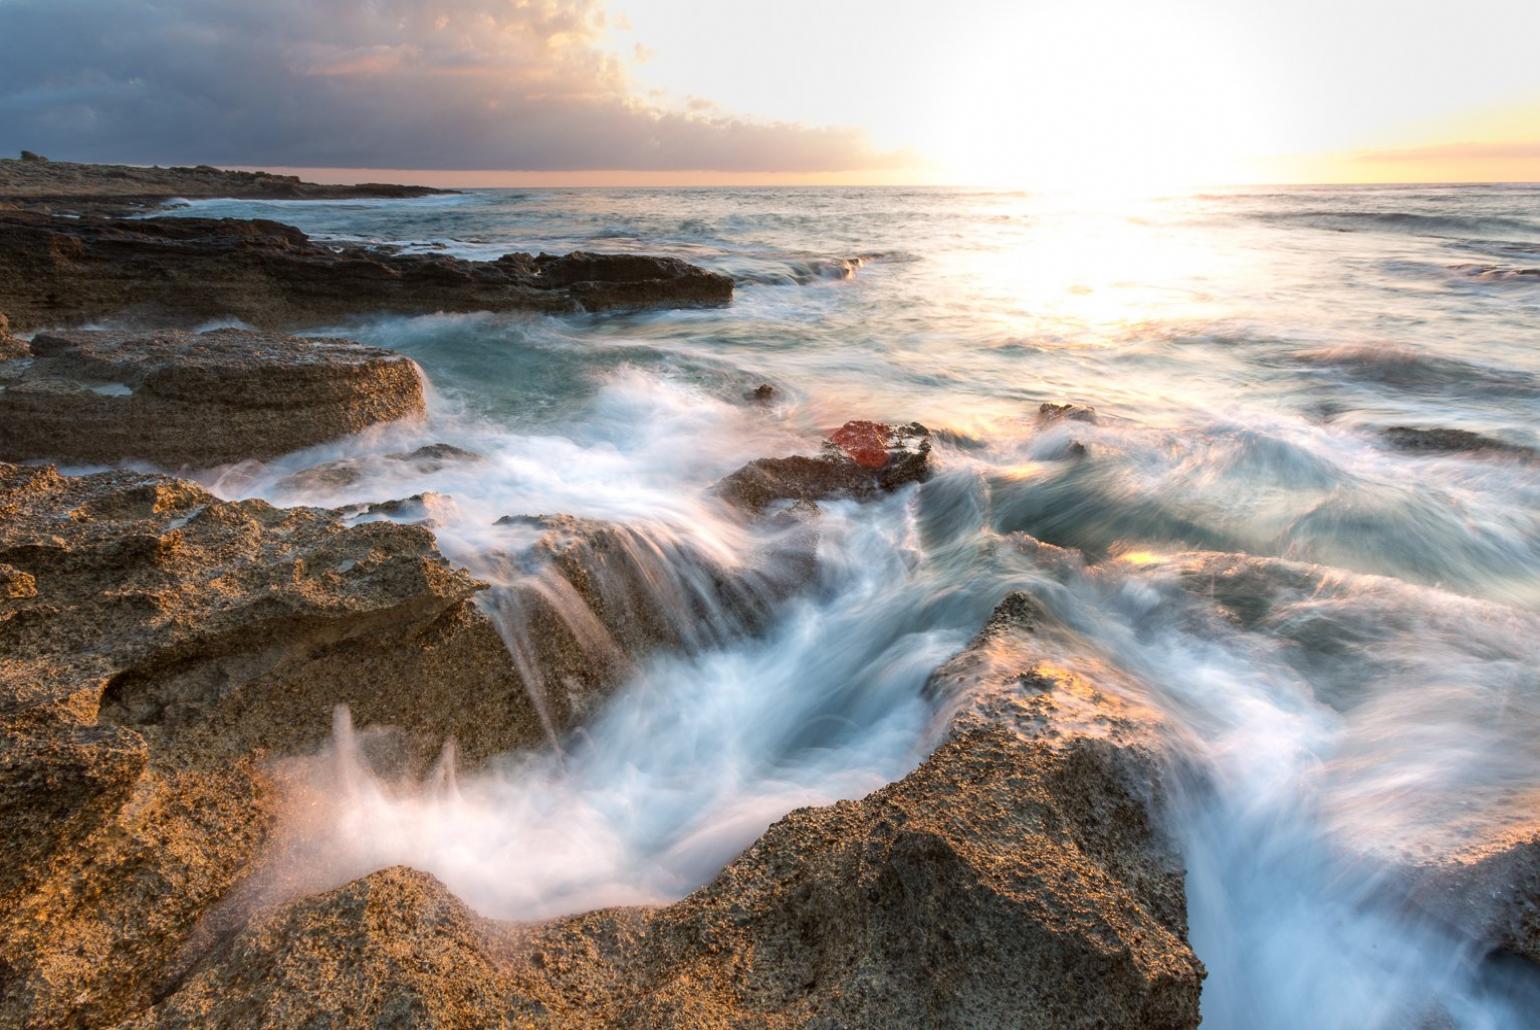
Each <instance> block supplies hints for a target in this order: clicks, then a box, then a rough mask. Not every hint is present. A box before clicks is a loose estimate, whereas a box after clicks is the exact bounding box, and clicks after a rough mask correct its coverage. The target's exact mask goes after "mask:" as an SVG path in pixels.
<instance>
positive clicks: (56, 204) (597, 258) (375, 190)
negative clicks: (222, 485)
mask: <svg viewBox="0 0 1540 1030" xmlns="http://www.w3.org/2000/svg"><path fill="white" fill-rule="evenodd" d="M438 192H441V191H438V190H431V189H428V188H426V187H420V186H393V185H382V184H375V183H370V184H364V185H360V186H324V185H318V184H316V183H307V182H302V181H300V180H299V179H297V178H294V177H292V176H280V175H270V174H268V173H266V172H224V171H220V170H219V169H214V168H207V167H203V166H200V167H196V168H149V169H146V168H134V167H127V166H121V165H79V164H67V163H61V162H54V161H45V160H39V159H31V160H20V159H12V160H5V161H0V312H3V313H5V314H6V315H7V316H8V317H9V318H10V322H11V327H12V328H13V329H14V330H18V331H26V330H31V329H36V328H62V327H66V326H71V325H79V324H82V323H85V322H89V321H94V320H100V319H103V318H111V319H115V320H116V321H118V322H127V323H131V324H140V325H152V326H166V325H181V326H193V325H197V324H199V323H201V322H204V321H207V320H209V319H213V318H237V319H240V320H242V321H244V322H247V323H249V324H251V325H253V326H257V327H259V328H264V329H277V328H293V327H299V326H305V325H311V326H313V325H318V324H325V323H335V322H338V321H341V320H344V319H346V318H348V317H350V316H354V315H358V314H363V313H378V312H390V313H397V314H431V313H433V312H437V311H541V312H547V313H560V312H575V311H604V310H613V309H617V308H632V309H634V308H663V307H692V306H710V305H720V304H726V303H727V302H729V301H730V300H731V299H732V291H733V283H732V280H731V279H730V278H729V277H728V276H725V275H720V274H718V273H716V272H710V271H707V270H705V269H702V268H697V267H696V266H694V265H691V264H688V263H686V262H684V261H680V260H678V259H677V258H667V257H650V256H646V255H637V254H589V253H573V254H567V255H563V256H559V257H558V256H552V255H548V254H540V255H530V254H505V255H503V256H502V257H500V258H498V259H497V260H496V261H466V260H462V259H459V258H455V257H451V256H449V255H446V254H401V253H395V252H392V251H391V250H389V249H384V248H374V247H365V246H358V245H338V244H321V243H318V242H316V241H314V240H312V239H310V238H309V237H308V236H307V235H306V234H305V233H303V232H301V231H300V230H298V229H296V228H294V227H292V226H288V225H283V224H281V223H279V222H273V221H268V220H265V219H236V218H166V219H144V218H137V217H136V218H128V217H123V215H125V214H127V213H129V212H132V211H136V210H139V211H143V210H150V209H153V208H154V207H156V206H158V205H162V204H164V203H166V202H167V201H170V200H172V199H175V198H190V197H240V198H249V199H258V198H273V197H281V198H285V199H304V200H321V199H337V198H360V197H391V198H401V197H418V196H425V195H428V194H433V193H438Z"/></svg>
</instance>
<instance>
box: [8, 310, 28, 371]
mask: <svg viewBox="0 0 1540 1030" xmlns="http://www.w3.org/2000/svg"><path fill="white" fill-rule="evenodd" d="M31 353H32V348H30V347H28V346H27V341H25V340H18V339H17V338H16V337H15V336H12V335H11V321H10V319H8V318H6V316H5V313H4V312H0V361H9V360H10V359H11V358H25V357H27V356H28V355H30V354H31Z"/></svg>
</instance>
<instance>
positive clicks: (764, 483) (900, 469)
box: [716, 421, 931, 515]
mask: <svg viewBox="0 0 1540 1030" xmlns="http://www.w3.org/2000/svg"><path fill="white" fill-rule="evenodd" d="M930 473H931V462H930V430H928V429H926V428H925V427H924V426H922V425H920V424H919V423H918V422H911V423H909V424H908V425H902V426H893V425H888V424H886V423H882V422H867V421H853V422H847V423H845V424H844V425H843V426H841V427H840V428H839V429H836V430H835V431H834V432H833V433H832V434H830V437H829V439H828V440H826V441H824V446H823V450H822V452H821V453H820V454H818V455H817V456H815V457H806V456H800V455H798V456H793V457H789V458H760V459H759V460H757V461H751V462H749V463H748V464H747V465H745V466H743V468H741V469H739V470H738V471H736V472H734V473H733V474H732V475H730V476H727V477H726V478H725V479H723V480H722V481H721V482H720V483H718V484H717V486H716V492H717V494H718V496H720V497H721V498H722V499H723V500H725V501H727V503H729V504H731V505H733V506H734V507H736V508H739V509H741V510H743V511H745V512H747V513H749V514H751V515H759V514H762V513H763V512H765V510H766V509H768V508H769V507H770V506H771V505H773V504H775V503H776V502H777V501H791V502H804V503H814V502H817V501H822V500H830V499H833V498H837V497H849V498H854V499H856V500H866V499H869V498H872V497H876V496H878V495H879V494H882V493H886V492H889V491H892V490H896V489H898V488H899V487H901V486H904V485H906V484H908V483H917V482H922V481H924V480H925V479H928V478H929V477H930Z"/></svg>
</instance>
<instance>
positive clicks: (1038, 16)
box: [927, 10, 1272, 193]
mask: <svg viewBox="0 0 1540 1030" xmlns="http://www.w3.org/2000/svg"><path fill="white" fill-rule="evenodd" d="M1216 35H1217V30H1205V28H1204V26H1203V25H1202V24H1201V23H1197V24H1195V23H1194V22H1192V21H1189V20H1183V21H1181V22H1180V23H1178V22H1174V21H1172V20H1170V19H1169V18H1165V19H1163V18H1161V17H1160V16H1158V15H1156V14H1146V15H1139V14H1137V13H1129V12H1124V13H1122V14H1121V15H1120V16H1119V17H1118V18H1117V19H1112V20H1107V21H1105V22H1098V21H1097V20H1096V17H1095V15H1094V14H1093V13H1092V12H1090V11H1086V10H1081V11H1064V12H1059V13H1053V14H1048V13H1043V12H1026V13H1023V14H1021V15H1018V16H1017V17H1016V19H1015V20H1014V21H1013V22H1012V23H1011V24H1009V25H1007V26H1005V27H1003V29H1002V30H1001V31H999V32H996V33H992V34H990V35H988V36H987V37H986V38H980V39H978V40H977V41H976V45H975V46H973V47H971V48H969V52H968V53H967V56H966V59H959V60H958V61H957V63H956V65H955V66H954V67H953V69H952V74H951V75H950V76H949V77H948V78H947V80H946V83H945V85H944V87H943V88H944V89H945V90H946V92H947V95H948V97H949V100H948V102H946V103H945V104H942V105H940V106H941V107H942V108H943V109H944V110H945V111H947V112H949V116H948V117H944V118H940V119H937V124H935V125H934V126H932V128H931V139H930V140H929V141H928V143H927V149H928V150H929V151H930V152H931V153H934V154H937V155H938V156H939V160H940V161H941V162H942V163H943V164H945V165H946V166H947V167H948V169H949V170H950V172H951V174H952V175H954V176H955V177H956V179H957V180H958V181H961V182H968V183H973V184H978V185H989V186H1018V187H1026V188H1033V189H1052V190H1076V191H1083V190H1095V191H1111V192H1119V193H1145V192H1152V191H1162V190H1173V189H1181V188H1187V187H1195V186H1201V185H1207V184H1216V183H1232V182H1237V181H1246V180H1247V179H1248V178H1250V177H1252V176H1254V175H1255V170H1256V163H1255V160H1254V157H1255V155H1258V154H1263V153H1266V152H1268V151H1269V150H1270V149H1272V147H1271V144H1270V141H1269V140H1267V139H1266V129H1265V126H1266V125H1267V122H1268V118H1267V116H1266V109H1265V105H1264V103H1263V98H1260V97H1258V96H1257V95H1256V93H1255V90H1253V89H1252V88H1251V85H1250V76H1248V75H1247V74H1246V72H1245V70H1244V69H1243V68H1240V67H1236V57H1235V55H1234V53H1233V48H1227V47H1226V46H1225V45H1224V44H1223V41H1222V40H1220V39H1218V38H1214V37H1215V36H1216Z"/></svg>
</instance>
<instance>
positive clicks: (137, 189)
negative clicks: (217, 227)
mask: <svg viewBox="0 0 1540 1030" xmlns="http://www.w3.org/2000/svg"><path fill="white" fill-rule="evenodd" d="M453 192H455V191H454V190H438V189H433V188H432V187H429V186H400V185H396V184H393V183H382V182H366V183H360V184H358V185H356V186H335V185H326V184H323V183H316V182H305V181H304V180H302V179H300V177H299V176H297V175H275V174H273V173H272V172H261V171H230V170H227V169H223V168H213V167H210V166H209V165H197V166H193V167H172V168H161V167H153V168H145V167H143V166H140V165H100V164H80V163H77V162H73V161H50V160H48V159H47V158H45V157H41V156H39V155H37V154H33V153H30V152H27V151H23V152H22V156H21V157H20V158H3V159H0V209H3V208H5V207H6V206H11V207H15V208H23V209H27V210H34V211H43V212H49V213H52V212H57V213H67V214H73V215H83V214H95V215H124V214H134V213H138V212H143V211H150V210H154V209H155V208H158V207H161V206H162V205H164V204H166V203H168V202H170V201H174V200H193V199H197V198H200V197H240V198H244V199H247V200H360V199H368V198H375V197H378V198H397V199H399V198H404V197H428V196H435V195H440V194H445V193H453Z"/></svg>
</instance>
